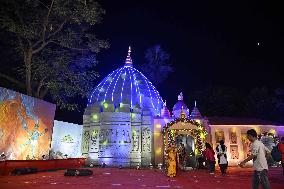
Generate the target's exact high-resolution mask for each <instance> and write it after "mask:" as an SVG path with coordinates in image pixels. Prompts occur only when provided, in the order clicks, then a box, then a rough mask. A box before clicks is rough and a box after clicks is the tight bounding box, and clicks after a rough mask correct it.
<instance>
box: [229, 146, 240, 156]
mask: <svg viewBox="0 0 284 189" xmlns="http://www.w3.org/2000/svg"><path fill="white" fill-rule="evenodd" d="M230 152H231V159H239V151H238V145H230Z"/></svg>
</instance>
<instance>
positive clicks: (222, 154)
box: [216, 140, 228, 175]
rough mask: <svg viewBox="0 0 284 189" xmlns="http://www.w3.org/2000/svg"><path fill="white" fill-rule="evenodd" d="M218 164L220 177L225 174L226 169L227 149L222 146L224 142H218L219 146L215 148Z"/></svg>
mask: <svg viewBox="0 0 284 189" xmlns="http://www.w3.org/2000/svg"><path fill="white" fill-rule="evenodd" d="M216 152H217V158H218V164H219V167H220V170H221V173H222V175H224V174H226V169H227V167H228V161H227V147H226V146H225V144H224V140H221V141H220V144H219V145H218V146H217V147H216Z"/></svg>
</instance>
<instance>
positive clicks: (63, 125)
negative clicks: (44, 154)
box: [51, 120, 83, 158]
mask: <svg viewBox="0 0 284 189" xmlns="http://www.w3.org/2000/svg"><path fill="white" fill-rule="evenodd" d="M82 132H83V126H82V125H77V124H73V123H68V122H63V121H56V120H55V121H54V127H53V134H52V142H51V151H52V155H53V157H55V158H61V156H62V155H63V156H64V155H65V154H67V155H68V157H70V158H77V157H81V156H82V153H81V141H82Z"/></svg>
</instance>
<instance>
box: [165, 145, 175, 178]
mask: <svg viewBox="0 0 284 189" xmlns="http://www.w3.org/2000/svg"><path fill="white" fill-rule="evenodd" d="M167 160H168V173H167V176H169V177H175V176H176V174H177V150H176V149H175V147H173V146H171V147H170V148H169V150H168V159H167Z"/></svg>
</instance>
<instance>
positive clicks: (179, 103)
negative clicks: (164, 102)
mask: <svg viewBox="0 0 284 189" xmlns="http://www.w3.org/2000/svg"><path fill="white" fill-rule="evenodd" d="M182 107H183V111H184V113H185V114H186V115H187V116H188V115H189V111H188V108H187V105H186V104H185V102H184V101H183V93H182V92H181V93H180V94H179V95H178V101H177V103H176V104H175V105H174V107H173V116H174V117H175V118H178V117H180V114H181V111H182ZM187 116H186V117H187Z"/></svg>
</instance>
